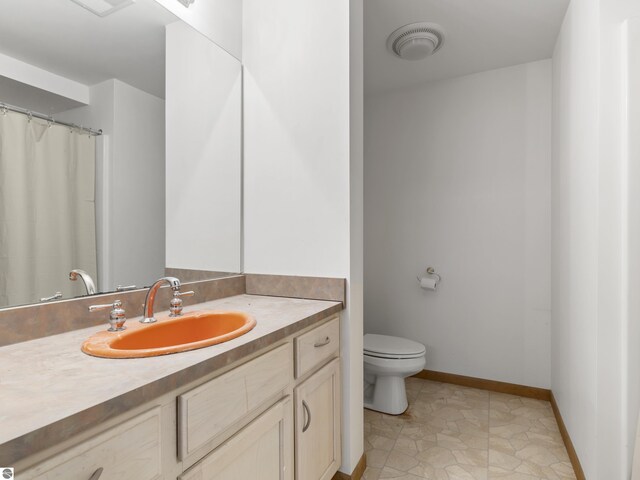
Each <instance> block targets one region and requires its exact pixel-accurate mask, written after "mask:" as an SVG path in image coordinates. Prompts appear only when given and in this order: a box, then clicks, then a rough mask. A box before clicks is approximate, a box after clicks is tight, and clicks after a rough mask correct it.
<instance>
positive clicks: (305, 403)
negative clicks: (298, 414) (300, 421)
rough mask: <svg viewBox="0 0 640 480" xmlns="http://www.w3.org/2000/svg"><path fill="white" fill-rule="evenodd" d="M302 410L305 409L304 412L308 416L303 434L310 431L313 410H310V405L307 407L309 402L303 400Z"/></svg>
mask: <svg viewBox="0 0 640 480" xmlns="http://www.w3.org/2000/svg"><path fill="white" fill-rule="evenodd" d="M302 408H304V411H305V412H306V414H307V415H306V417H307V420H306V422H305V423H304V426H303V427H302V433H304V432H306V431H307V430H309V425H311V410H309V405H307V402H305V401H304V400H302Z"/></svg>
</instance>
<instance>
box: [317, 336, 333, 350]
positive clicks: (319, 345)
mask: <svg viewBox="0 0 640 480" xmlns="http://www.w3.org/2000/svg"><path fill="white" fill-rule="evenodd" d="M330 343H331V339H330V338H329V337H327V338H325V339H324V340H323V341H321V342H316V343H314V344H313V346H314V347H316V348H320V347H324V346H325V345H329V344H330Z"/></svg>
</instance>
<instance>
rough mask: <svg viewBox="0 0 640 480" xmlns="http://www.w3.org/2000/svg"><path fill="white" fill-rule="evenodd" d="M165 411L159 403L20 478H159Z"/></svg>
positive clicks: (141, 479)
mask: <svg viewBox="0 0 640 480" xmlns="http://www.w3.org/2000/svg"><path fill="white" fill-rule="evenodd" d="M160 423H161V411H160V408H158V407H156V408H154V409H153V410H150V411H148V412H145V413H143V414H141V415H138V416H137V417H134V418H132V419H130V420H127V421H126V422H124V423H122V424H120V425H118V426H116V427H113V428H111V429H109V430H107V431H105V432H103V433H101V434H99V435H97V436H96V437H94V438H92V439H91V440H88V441H86V442H83V443H82V444H80V445H76V446H75V447H72V448H70V449H69V450H66V451H65V452H62V453H60V454H58V455H56V456H54V457H52V458H50V459H49V460H46V461H45V462H43V463H41V464H40V465H37V466H35V467H33V468H31V469H29V470H27V471H25V472H17V475H16V477H17V478H19V479H20V480H89V479H93V478H100V480H159V479H161V478H162V472H161V469H162V465H161V455H162V453H161V443H160Z"/></svg>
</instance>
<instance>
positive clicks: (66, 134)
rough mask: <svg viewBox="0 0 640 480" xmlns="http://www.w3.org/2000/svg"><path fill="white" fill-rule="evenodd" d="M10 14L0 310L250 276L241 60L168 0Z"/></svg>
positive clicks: (30, 1)
mask: <svg viewBox="0 0 640 480" xmlns="http://www.w3.org/2000/svg"><path fill="white" fill-rule="evenodd" d="M176 2H177V0H176ZM180 7H181V8H183V7H182V6H180ZM0 8H1V9H2V13H3V14H2V15H0V308H4V307H8V306H13V305H21V304H28V303H38V302H41V301H54V300H56V299H57V298H62V299H68V298H73V297H76V296H80V295H84V294H87V293H88V289H87V287H86V286H85V282H83V279H82V277H83V273H82V272H86V274H88V275H89V276H90V277H91V279H92V280H93V282H94V283H95V292H96V293H102V292H108V291H114V290H116V289H118V288H120V289H127V288H130V287H132V286H134V285H135V286H136V287H138V288H142V287H145V286H148V285H149V284H151V283H152V282H153V281H154V280H155V279H157V278H159V277H161V276H163V275H165V274H166V273H169V274H171V273H172V274H176V275H177V276H179V277H180V278H183V279H184V280H199V279H204V278H212V277H218V276H224V275H227V274H230V273H237V272H240V271H241V270H242V267H241V263H240V249H241V245H240V238H241V232H240V228H241V227H240V219H241V212H240V206H241V143H240V142H241V104H242V103H241V95H242V91H241V64H240V62H239V61H238V60H237V59H236V58H234V57H233V56H231V55H230V54H228V53H227V52H226V51H225V50H224V49H222V48H221V47H219V46H218V45H216V44H215V43H213V42H212V41H211V40H210V39H209V38H207V37H205V36H204V35H201V34H200V33H199V32H196V31H195V30H193V29H192V28H191V27H190V26H188V25H187V24H186V23H184V22H183V21H182V20H180V19H178V18H177V17H176V16H175V15H174V14H173V13H171V12H169V11H168V10H167V9H165V7H163V6H162V5H161V4H160V3H158V2H157V1H156V0H135V1H133V0H121V1H108V2H102V1H99V2H96V1H85V0H47V1H42V0H5V1H4V2H3V3H2V6H1V7H0ZM214 73H215V75H214ZM74 269H78V270H81V271H82V272H80V273H79V274H78V275H75V277H76V278H77V279H76V280H75V281H71V280H70V277H69V275H70V272H71V271H72V270H74ZM87 283H90V282H89V281H88V282H87Z"/></svg>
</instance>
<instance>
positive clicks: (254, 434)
mask: <svg viewBox="0 0 640 480" xmlns="http://www.w3.org/2000/svg"><path fill="white" fill-rule="evenodd" d="M240 479H242V480H293V405H292V402H291V397H287V398H285V399H284V400H281V401H280V402H278V403H276V404H275V405H274V406H273V407H271V408H270V409H269V410H267V411H266V412H265V413H263V414H262V415H260V416H259V417H258V418H256V419H255V420H254V421H253V422H251V423H250V424H249V425H247V426H246V427H245V428H244V429H242V430H240V432H238V433H237V434H236V435H235V436H233V437H231V438H230V439H229V440H227V441H226V442H224V443H223V444H222V445H221V446H220V447H218V448H217V449H215V450H214V451H213V452H211V453H210V454H209V455H207V456H206V457H204V458H203V459H202V460H201V461H200V462H198V463H197V464H195V465H194V466H193V467H191V468H190V469H189V470H187V471H186V472H185V473H183V474H182V475H181V476H180V477H179V480H240Z"/></svg>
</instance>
